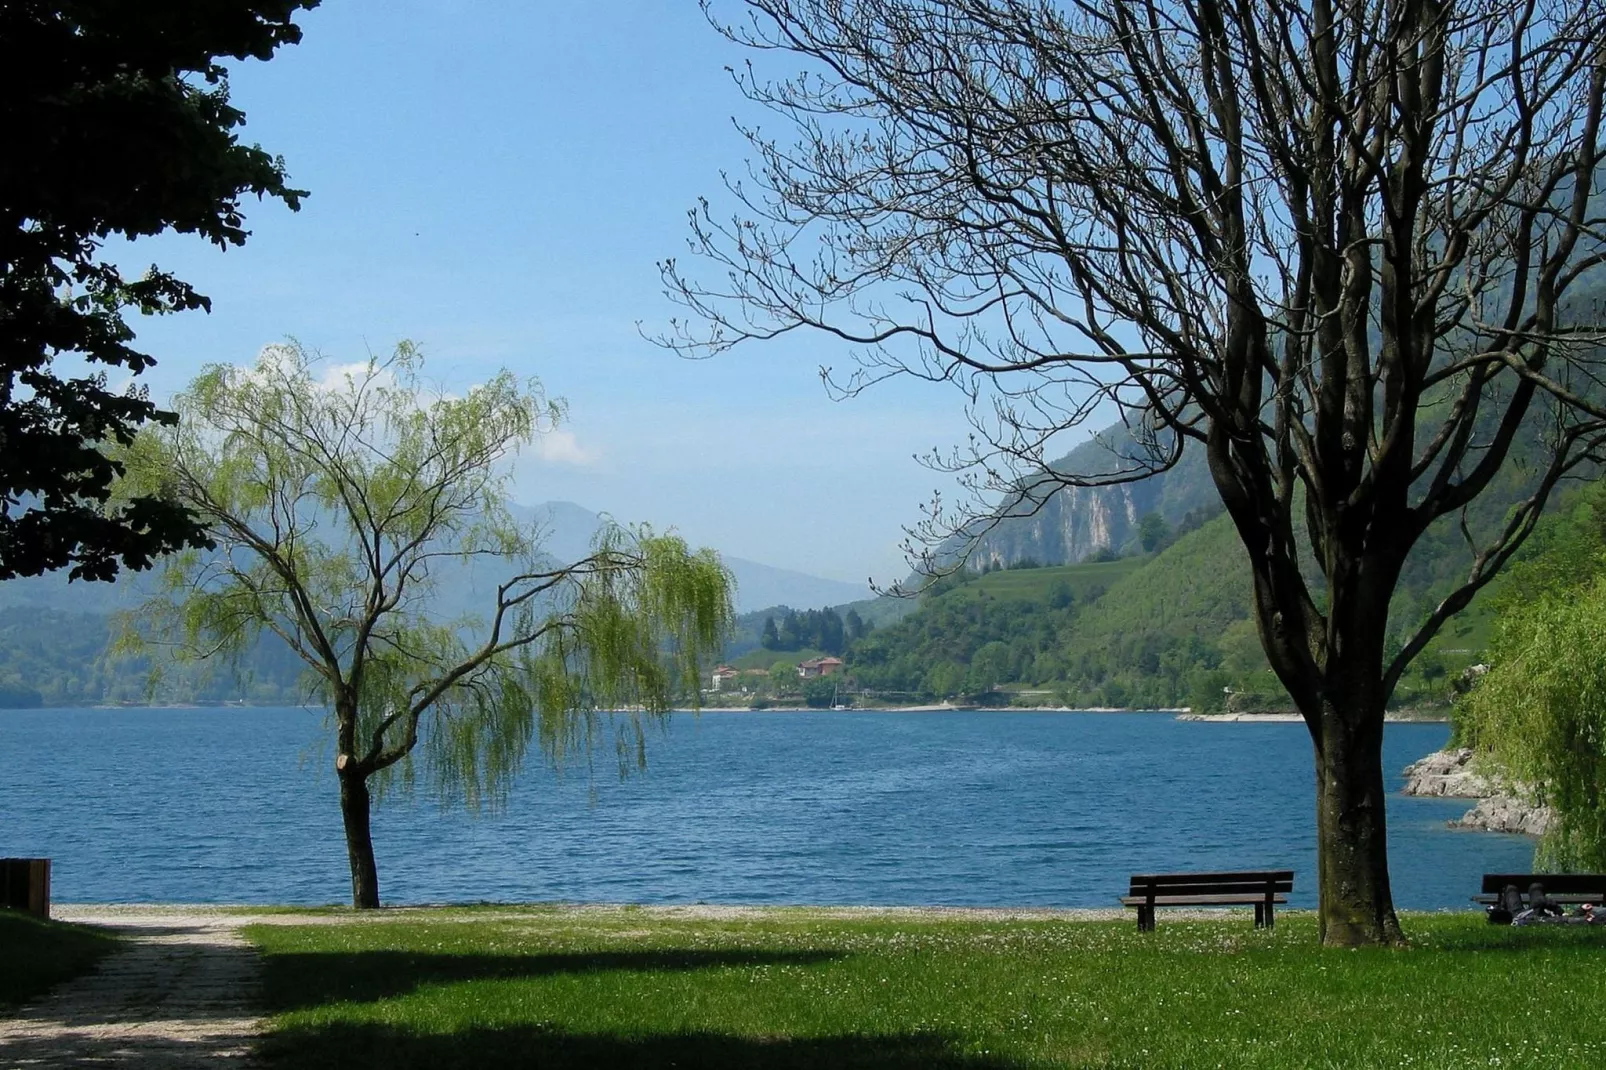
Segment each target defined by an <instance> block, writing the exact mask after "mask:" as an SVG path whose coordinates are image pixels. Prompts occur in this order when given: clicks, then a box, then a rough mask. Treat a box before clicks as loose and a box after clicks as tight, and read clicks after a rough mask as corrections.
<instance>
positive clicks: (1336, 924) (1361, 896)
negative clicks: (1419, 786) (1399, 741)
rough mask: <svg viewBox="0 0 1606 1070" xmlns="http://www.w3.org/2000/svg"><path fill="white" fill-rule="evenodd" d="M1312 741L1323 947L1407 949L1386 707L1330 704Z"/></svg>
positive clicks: (1323, 705) (1323, 708)
mask: <svg viewBox="0 0 1606 1070" xmlns="http://www.w3.org/2000/svg"><path fill="white" fill-rule="evenodd" d="M1374 707H1375V708H1374ZM1311 737H1312V741H1313V743H1314V745H1315V756H1316V870H1317V876H1316V885H1317V893H1318V896H1319V906H1318V909H1317V924H1318V931H1319V932H1320V936H1321V942H1322V943H1323V944H1325V945H1326V946H1328V947H1362V946H1368V945H1379V944H1385V945H1387V944H1403V943H1404V942H1405V938H1404V936H1403V935H1402V934H1401V932H1400V923H1399V919H1398V918H1396V917H1395V915H1394V898H1393V895H1392V893H1391V892H1390V890H1389V860H1388V831H1387V825H1386V823H1385V814H1384V805H1385V802H1386V797H1385V795H1384V791H1383V704H1382V702H1381V701H1373V702H1365V703H1364V704H1363V705H1357V704H1353V703H1339V702H1334V701H1332V700H1330V699H1327V698H1324V699H1323V700H1322V702H1321V709H1320V713H1319V717H1318V718H1317V719H1316V723H1315V724H1314V725H1312V726H1311Z"/></svg>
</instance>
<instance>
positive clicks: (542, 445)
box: [535, 427, 596, 468]
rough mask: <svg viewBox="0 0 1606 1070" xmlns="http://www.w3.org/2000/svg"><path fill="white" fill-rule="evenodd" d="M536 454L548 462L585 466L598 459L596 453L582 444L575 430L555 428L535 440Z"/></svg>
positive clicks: (578, 466)
mask: <svg viewBox="0 0 1606 1070" xmlns="http://www.w3.org/2000/svg"><path fill="white" fill-rule="evenodd" d="M535 455H536V456H537V457H539V458H540V459H541V460H543V461H546V462H547V463H548V464H567V465H573V466H574V467H576V468H584V467H586V466H588V465H590V464H593V463H594V462H595V461H596V457H595V455H593V454H592V452H591V451H590V450H588V449H586V448H585V447H583V446H581V445H580V442H579V440H578V439H576V438H575V437H574V432H572V431H565V430H564V429H563V428H561V427H558V428H553V429H552V430H550V431H547V432H546V433H545V434H542V435H538V436H537V437H536V440H535Z"/></svg>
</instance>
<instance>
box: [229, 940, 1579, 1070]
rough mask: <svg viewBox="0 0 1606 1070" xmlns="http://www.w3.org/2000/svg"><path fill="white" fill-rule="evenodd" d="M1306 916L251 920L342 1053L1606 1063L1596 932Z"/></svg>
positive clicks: (870, 1062)
mask: <svg viewBox="0 0 1606 1070" xmlns="http://www.w3.org/2000/svg"><path fill="white" fill-rule="evenodd" d="M1407 926H1408V930H1409V932H1410V934H1411V936H1412V939H1413V941H1414V943H1415V946H1414V947H1413V948H1412V949H1411V950H1409V951H1350V952H1343V951H1323V950H1321V949H1320V948H1318V947H1317V946H1316V944H1315V922H1314V920H1313V918H1312V917H1311V916H1310V915H1308V914H1297V913H1296V914H1285V915H1283V916H1282V917H1280V919H1279V922H1278V925H1277V928H1276V929H1275V930H1274V931H1271V932H1265V931H1258V932H1257V931H1256V930H1254V929H1253V928H1252V927H1251V925H1250V924H1249V921H1248V919H1247V917H1245V916H1242V915H1239V916H1236V917H1231V918H1226V919H1223V920H1221V921H1208V922H1189V921H1175V920H1167V919H1165V918H1164V917H1163V916H1162V918H1161V920H1160V927H1159V930H1158V931H1157V932H1155V933H1146V934H1139V933H1138V932H1137V931H1136V926H1135V925H1134V924H1133V923H1132V922H1131V921H1126V922H1060V921H1008V922H977V921H968V920H953V919H951V918H940V917H917V916H912V915H893V916H885V917H868V918H866V917H858V918H855V917H851V916H843V915H840V914H837V915H831V914H822V913H820V912H810V911H775V912H770V913H765V914H763V915H761V916H758V917H756V918H755V917H750V918H741V919H737V920H690V919H685V918H674V917H664V916H662V915H658V914H655V913H653V912H651V911H646V910H637V911H631V910H626V911H622V912H613V913H599V912H580V913H576V912H566V911H556V910H554V911H546V912H534V913H529V914H525V915H522V916H502V917H499V916H496V915H495V914H489V913H484V912H480V913H474V912H458V911H450V912H427V913H426V912H405V913H399V914H396V915H393V916H387V917H382V918H381V919H379V920H374V921H369V920H367V919H364V920H363V921H362V922H359V923H351V924H322V925H306V926H290V927H284V926H256V927H253V928H251V929H250V930H248V935H249V936H250V938H251V939H252V940H253V941H255V942H256V943H257V945H258V946H259V947H260V948H261V949H262V950H263V952H264V953H265V956H266V963H267V967H266V968H267V974H266V978H267V986H266V995H267V999H268V1000H269V1005H270V1008H271V1010H272V1012H273V1014H274V1017H273V1019H272V1025H271V1033H270V1035H269V1037H268V1039H267V1040H266V1041H265V1045H264V1053H265V1054H267V1055H268V1056H270V1057H272V1058H274V1059H275V1060H276V1061H277V1062H278V1063H279V1064H280V1065H285V1066H307V1067H324V1066H327V1067H336V1066H341V1067H344V1066H355V1065H375V1066H378V1065H383V1066H386V1067H389V1068H394V1070H405V1068H409V1067H510V1066H540V1067H591V1066H597V1067H629V1066H640V1067H646V1066H653V1067H657V1066H681V1067H726V1066H765V1067H815V1066H821V1067H837V1066H844V1067H904V1068H915V1067H931V1068H938V1070H945V1068H949V1070H957V1068H977V1070H980V1068H997V1070H1002V1068H1022V1067H1101V1068H1113V1067H1133V1068H1138V1067H1144V1068H1147V1067H1178V1068H1183V1067H1186V1068H1189V1070H1195V1068H1202V1067H1217V1066H1221V1067H1333V1068H1346V1070H1348V1068H1355V1067H1380V1068H1381V1067H1388V1068H1391V1070H1392V1068H1395V1067H1438V1068H1445V1070H1450V1068H1455V1070H1460V1068H1463V1067H1470V1066H1479V1067H1486V1066H1496V1067H1502V1068H1512V1067H1534V1068H1543V1070H1556V1068H1559V1067H1580V1068H1582V1067H1590V1068H1598V1067H1601V1066H1606V1013H1603V1010H1606V1005H1603V1001H1602V998H1601V996H1602V992H1603V991H1606V985H1603V983H1602V981H1603V977H1606V931H1603V930H1601V929H1593V930H1590V929H1567V930H1561V929H1544V930H1541V929H1533V928H1527V929H1511V928H1496V927H1492V926H1488V925H1485V924H1484V923H1483V921H1482V919H1481V917H1479V916H1476V915H1472V914H1465V915H1436V916H1414V917H1411V918H1409V919H1408V920H1407Z"/></svg>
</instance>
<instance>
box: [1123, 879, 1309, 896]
mask: <svg viewBox="0 0 1606 1070" xmlns="http://www.w3.org/2000/svg"><path fill="white" fill-rule="evenodd" d="M1270 887H1271V890H1272V891H1274V892H1291V891H1293V890H1294V886H1293V882H1292V881H1287V882H1284V883H1280V884H1272V885H1270ZM1266 888H1267V882H1266V881H1260V882H1258V883H1249V882H1244V883H1238V882H1234V883H1232V884H1227V883H1221V884H1159V885H1145V884H1137V883H1134V884H1133V885H1132V887H1131V888H1129V889H1128V890H1127V894H1128V895H1135V896H1136V895H1148V894H1149V893H1150V892H1151V891H1152V892H1153V893H1154V894H1155V895H1261V896H1263V895H1265V894H1266Z"/></svg>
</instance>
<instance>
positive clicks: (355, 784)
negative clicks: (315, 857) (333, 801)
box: [339, 767, 379, 910]
mask: <svg viewBox="0 0 1606 1070" xmlns="http://www.w3.org/2000/svg"><path fill="white" fill-rule="evenodd" d="M339 775H340V816H341V818H342V819H343V820H344V822H345V825H346V858H347V860H348V861H350V863H351V905H352V906H354V907H356V908H357V909H358V910H372V909H374V908H376V907H378V906H379V869H378V867H377V866H376V865H375V864H374V838H373V834H372V832H371V830H370V828H369V814H370V810H371V806H370V801H369V797H368V780H367V777H366V776H365V775H364V774H363V773H362V772H361V771H359V770H358V769H356V768H354V767H347V768H345V769H341V770H340V771H339Z"/></svg>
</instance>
